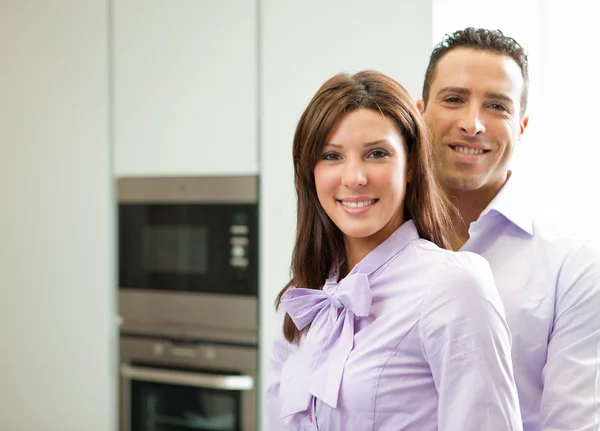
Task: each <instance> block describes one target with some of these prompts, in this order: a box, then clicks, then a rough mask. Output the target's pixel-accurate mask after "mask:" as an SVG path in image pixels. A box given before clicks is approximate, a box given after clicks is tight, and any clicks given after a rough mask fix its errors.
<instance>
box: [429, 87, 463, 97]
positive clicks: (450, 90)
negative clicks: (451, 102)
mask: <svg viewBox="0 0 600 431" xmlns="http://www.w3.org/2000/svg"><path fill="white" fill-rule="evenodd" d="M442 93H456V94H462V95H463V96H468V95H469V94H471V90H469V89H468V88H464V87H444V88H442V89H441V90H440V91H438V92H437V94H442Z"/></svg>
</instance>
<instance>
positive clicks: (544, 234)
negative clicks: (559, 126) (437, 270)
mask: <svg viewBox="0 0 600 431" xmlns="http://www.w3.org/2000/svg"><path fill="white" fill-rule="evenodd" d="M531 198H532V193H531V192H530V188H529V184H527V183H526V182H525V179H524V178H523V177H518V176H517V174H516V173H513V174H512V175H511V177H510V178H509V180H508V181H507V183H506V184H505V186H504V187H503V188H502V190H501V191H500V193H499V194H498V195H497V196H496V198H495V199H494V200H493V201H492V202H491V203H490V205H488V207H487V209H486V210H485V211H484V212H483V213H482V214H481V216H480V217H479V219H478V220H477V221H476V222H474V223H472V224H471V226H470V229H469V234H470V238H469V240H468V241H467V243H466V244H465V245H464V246H463V248H462V250H466V251H471V252H475V253H478V254H480V255H481V256H483V257H485V258H486V259H487V260H488V262H489V263H490V266H491V268H492V271H493V273H494V278H495V282H496V286H497V288H498V292H499V293H500V296H501V297H502V300H503V303H504V307H505V309H506V318H507V322H508V325H509V327H510V330H511V334H512V340H513V345H512V356H513V366H514V373H515V381H516V383H517V389H518V392H519V400H520V403H521V414H522V416H523V428H524V430H526V431H540V430H543V431H600V252H599V248H598V244H597V243H594V242H592V241H590V240H586V241H582V240H580V239H578V238H576V237H575V236H572V235H566V234H564V233H561V232H559V230H557V229H555V228H550V226H549V225H548V224H546V223H542V222H540V220H539V219H538V218H536V217H534V211H533V207H532V205H531V200H532V199H531ZM573 222H576V216H575V214H573ZM568 228H569V227H568V226H565V227H564V228H562V229H568Z"/></svg>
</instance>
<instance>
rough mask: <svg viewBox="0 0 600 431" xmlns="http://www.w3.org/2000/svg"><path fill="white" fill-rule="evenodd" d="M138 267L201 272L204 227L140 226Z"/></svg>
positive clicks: (204, 252) (205, 249)
mask: <svg viewBox="0 0 600 431" xmlns="http://www.w3.org/2000/svg"><path fill="white" fill-rule="evenodd" d="M141 250H142V254H143V257H142V269H143V270H144V271H146V272H167V273H180V274H205V273H206V271H207V267H208V229H207V228H206V226H154V225H150V226H144V227H143V228H142V247H141Z"/></svg>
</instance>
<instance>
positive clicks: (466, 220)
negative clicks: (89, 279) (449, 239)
mask: <svg viewBox="0 0 600 431" xmlns="http://www.w3.org/2000/svg"><path fill="white" fill-rule="evenodd" d="M509 177H510V173H509V174H508V176H507V178H506V179H507V180H508V178H509ZM504 184H506V181H504V183H502V184H501V185H500V186H499V187H490V188H482V189H479V190H449V189H448V190H446V193H447V195H448V196H449V197H450V199H451V200H452V203H453V204H454V205H455V206H456V208H457V209H458V212H459V215H460V217H459V218H455V219H454V220H453V224H454V227H455V228H456V231H455V232H456V233H457V235H458V238H457V240H456V241H455V242H454V243H453V244H452V248H453V249H454V250H460V249H461V248H462V246H463V245H465V243H466V242H467V241H468V240H469V227H470V226H471V223H473V222H474V221H476V220H477V219H478V218H479V216H480V215H481V213H482V212H483V211H484V210H485V209H486V208H487V206H488V205H489V204H490V202H491V201H492V200H493V199H494V198H495V197H496V195H497V194H498V193H499V192H500V190H501V189H502V187H504Z"/></svg>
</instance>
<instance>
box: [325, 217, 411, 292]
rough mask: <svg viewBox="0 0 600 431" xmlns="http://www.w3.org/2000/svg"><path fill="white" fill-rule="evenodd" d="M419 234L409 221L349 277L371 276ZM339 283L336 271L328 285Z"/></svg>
mask: <svg viewBox="0 0 600 431" xmlns="http://www.w3.org/2000/svg"><path fill="white" fill-rule="evenodd" d="M419 237H420V236H419V232H418V231H417V226H416V225H415V222H414V221H412V220H407V221H406V222H404V223H403V224H402V225H401V226H400V227H399V228H398V229H396V230H395V231H394V233H392V234H391V235H390V236H389V237H388V238H387V239H386V240H385V241H384V242H382V243H381V244H379V245H378V246H377V247H375V249H373V250H372V251H371V252H370V253H369V254H367V255H366V256H365V257H364V258H363V259H362V260H361V261H360V262H358V263H357V264H356V265H355V266H354V268H352V270H351V271H350V273H349V274H348V275H353V274H365V275H367V276H370V275H371V274H373V273H374V272H375V271H377V270H378V269H379V268H381V267H382V266H383V265H384V264H385V263H386V262H387V261H389V260H390V259H391V258H392V257H394V256H395V255H396V254H398V252H399V251H401V250H402V249H404V247H406V246H407V245H408V244H409V243H411V242H412V241H414V240H415V239H418V238H419ZM337 283H338V274H337V271H334V272H333V273H332V274H331V275H330V277H329V278H328V279H327V282H326V285H333V284H337Z"/></svg>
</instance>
